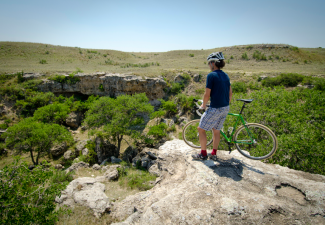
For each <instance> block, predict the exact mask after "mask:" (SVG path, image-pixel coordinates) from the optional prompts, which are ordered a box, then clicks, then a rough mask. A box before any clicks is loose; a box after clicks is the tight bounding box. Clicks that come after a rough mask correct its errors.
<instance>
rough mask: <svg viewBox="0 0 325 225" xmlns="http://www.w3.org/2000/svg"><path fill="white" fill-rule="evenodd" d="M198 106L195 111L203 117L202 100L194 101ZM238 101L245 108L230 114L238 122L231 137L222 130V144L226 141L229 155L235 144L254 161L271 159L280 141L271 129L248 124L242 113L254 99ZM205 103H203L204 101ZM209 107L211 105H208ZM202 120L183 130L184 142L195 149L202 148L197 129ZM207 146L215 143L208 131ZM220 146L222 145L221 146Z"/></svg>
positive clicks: (187, 125)
mask: <svg viewBox="0 0 325 225" xmlns="http://www.w3.org/2000/svg"><path fill="white" fill-rule="evenodd" d="M193 101H194V102H195V104H196V106H194V110H196V113H197V114H198V115H199V116H202V114H201V113H200V111H199V110H200V106H199V105H198V103H197V102H198V101H202V100H197V99H194V100H193ZM237 101H242V102H243V106H242V108H241V110H240V112H239V114H235V113H228V115H229V116H234V117H237V119H236V122H235V124H234V126H233V127H229V129H228V133H229V135H230V136H229V137H228V136H227V135H226V134H225V132H224V131H223V129H222V130H220V134H221V135H220V143H222V141H225V142H226V143H227V145H228V148H229V153H230V151H232V149H231V147H232V146H233V144H235V146H236V148H237V150H238V151H239V152H240V153H241V154H242V155H243V156H245V157H247V158H250V159H254V160H263V159H267V158H269V157H271V156H272V155H273V154H274V153H275V152H276V150H277V148H278V141H277V138H276V136H275V134H274V133H273V131H272V130H271V129H269V128H268V127H266V126H264V125H262V124H258V123H246V121H245V120H244V118H243V116H242V113H243V110H244V108H246V104H249V103H251V102H252V101H253V99H237ZM202 102H203V101H202ZM207 107H209V105H207ZM240 122H241V123H242V125H241V126H239V127H238V129H237V130H236V128H237V125H238V123H240ZM199 123H200V120H199V119H196V120H192V121H190V122H188V123H187V124H186V125H185V126H184V128H183V140H184V141H185V143H186V144H187V145H189V146H191V147H193V148H201V146H200V141H199V133H198V131H197V127H198V126H199ZM206 133H207V146H209V145H211V144H212V142H213V132H212V130H211V131H207V132H206ZM219 146H220V144H219Z"/></svg>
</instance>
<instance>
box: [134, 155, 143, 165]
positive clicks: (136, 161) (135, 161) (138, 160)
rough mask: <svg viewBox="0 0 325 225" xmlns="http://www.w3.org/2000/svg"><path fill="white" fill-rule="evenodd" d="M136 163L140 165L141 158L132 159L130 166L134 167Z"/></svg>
mask: <svg viewBox="0 0 325 225" xmlns="http://www.w3.org/2000/svg"><path fill="white" fill-rule="evenodd" d="M138 163H140V165H141V157H140V156H139V155H137V156H136V157H134V158H133V159H132V166H134V167H136V166H137V164H138Z"/></svg>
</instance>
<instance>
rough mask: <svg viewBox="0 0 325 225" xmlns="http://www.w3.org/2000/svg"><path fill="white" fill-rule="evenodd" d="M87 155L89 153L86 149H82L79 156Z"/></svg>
mask: <svg viewBox="0 0 325 225" xmlns="http://www.w3.org/2000/svg"><path fill="white" fill-rule="evenodd" d="M88 153H89V150H88V148H84V149H82V151H81V154H82V155H88Z"/></svg>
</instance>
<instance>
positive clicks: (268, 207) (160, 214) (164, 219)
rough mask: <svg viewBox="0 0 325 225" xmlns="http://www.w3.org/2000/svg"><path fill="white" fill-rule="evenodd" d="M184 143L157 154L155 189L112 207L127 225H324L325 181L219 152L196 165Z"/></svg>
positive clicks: (176, 142)
mask: <svg viewBox="0 0 325 225" xmlns="http://www.w3.org/2000/svg"><path fill="white" fill-rule="evenodd" d="M193 152H195V150H194V149H192V148H190V147H188V146H187V145H186V144H185V143H184V142H183V141H182V140H176V139H175V140H173V141H168V142H166V143H165V144H164V145H163V146H161V147H160V148H159V152H158V160H157V164H158V168H159V169H160V171H161V172H160V173H161V176H160V177H159V178H158V179H157V181H156V183H157V184H156V186H155V187H154V188H152V189H150V190H148V191H146V192H140V193H138V194H136V195H132V196H128V197H127V198H126V199H124V200H123V201H121V202H117V203H115V204H114V208H113V209H112V215H113V216H114V217H115V218H117V219H119V220H124V219H126V220H125V221H124V222H121V223H118V224H120V225H124V224H325V177H324V176H321V175H317V174H309V173H305V172H302V171H295V170H292V169H288V168H286V167H282V166H279V165H274V164H266V163H263V162H261V161H254V160H250V159H247V158H245V157H243V156H242V155H240V154H239V153H238V151H232V152H231V154H229V153H228V151H218V160H217V161H212V160H205V161H194V160H192V158H191V154H192V153H193Z"/></svg>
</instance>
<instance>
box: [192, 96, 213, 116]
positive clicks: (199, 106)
mask: <svg viewBox="0 0 325 225" xmlns="http://www.w3.org/2000/svg"><path fill="white" fill-rule="evenodd" d="M193 102H194V103H195V105H196V106H194V109H195V110H196V113H197V114H198V115H199V116H202V113H200V111H199V110H202V108H201V105H199V104H198V102H201V104H202V103H203V100H201V99H193ZM206 107H207V108H206V109H208V108H209V107H210V105H206Z"/></svg>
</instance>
